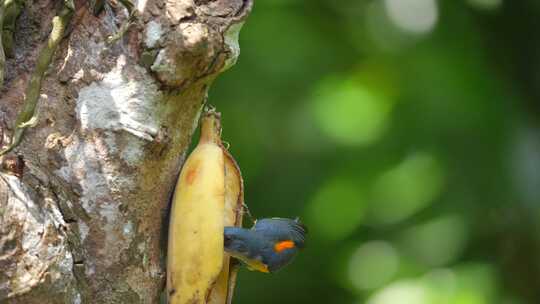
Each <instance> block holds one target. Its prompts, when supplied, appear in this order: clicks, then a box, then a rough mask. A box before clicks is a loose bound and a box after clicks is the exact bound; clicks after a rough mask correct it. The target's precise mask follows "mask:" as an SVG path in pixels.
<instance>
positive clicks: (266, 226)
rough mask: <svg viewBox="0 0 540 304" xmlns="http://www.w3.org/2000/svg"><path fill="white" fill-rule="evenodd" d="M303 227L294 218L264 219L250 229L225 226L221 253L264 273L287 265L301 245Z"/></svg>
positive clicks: (302, 244)
mask: <svg viewBox="0 0 540 304" xmlns="http://www.w3.org/2000/svg"><path fill="white" fill-rule="evenodd" d="M307 232H308V231H307V228H306V226H305V225H304V224H302V223H301V222H300V220H299V219H298V218H296V219H288V218H264V219H259V220H257V221H255V224H254V225H253V227H252V228H250V229H247V228H240V227H225V229H224V249H225V252H227V253H228V254H230V255H231V256H233V257H234V258H236V259H238V260H240V261H241V262H243V263H244V264H245V265H246V266H247V267H248V269H250V270H255V271H261V272H266V273H271V272H275V271H277V270H280V269H281V268H283V267H284V266H286V265H288V264H289V263H290V262H291V261H292V260H293V258H294V257H295V256H296V254H297V253H298V252H299V251H300V250H301V249H303V248H304V247H305V237H306V234H307Z"/></svg>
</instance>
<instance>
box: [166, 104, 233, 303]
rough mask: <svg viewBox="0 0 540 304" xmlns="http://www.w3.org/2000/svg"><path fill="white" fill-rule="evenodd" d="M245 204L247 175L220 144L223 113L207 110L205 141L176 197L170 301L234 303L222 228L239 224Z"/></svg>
mask: <svg viewBox="0 0 540 304" xmlns="http://www.w3.org/2000/svg"><path fill="white" fill-rule="evenodd" d="M242 206H243V183H242V177H241V175H240V170H239V168H238V166H237V165H236V162H235V161H234V159H233V158H232V156H231V155H230V154H229V153H228V151H227V150H226V149H225V148H223V145H222V143H221V124H220V115H219V113H216V112H215V111H213V110H209V111H206V112H204V113H203V115H202V117H201V138H200V140H199V143H198V145H197V147H196V148H195V149H194V150H193V152H192V153H191V155H190V156H189V157H188V159H187V160H186V162H185V164H184V167H183V168H182V171H181V173H180V177H179V178H178V182H177V185H176V189H175V194H174V198H173V206H172V210H171V220H170V224H169V246H168V255H167V295H168V303H170V304H188V303H189V304H193V303H196V304H225V303H227V301H230V300H227V298H228V297H229V299H230V298H231V297H232V289H233V288H234V280H235V276H236V274H235V271H231V270H230V269H229V256H228V255H227V254H224V251H223V229H224V226H225V225H226V226H235V225H236V226H240V224H241V218H242V217H241V214H242ZM229 303H230V302H229Z"/></svg>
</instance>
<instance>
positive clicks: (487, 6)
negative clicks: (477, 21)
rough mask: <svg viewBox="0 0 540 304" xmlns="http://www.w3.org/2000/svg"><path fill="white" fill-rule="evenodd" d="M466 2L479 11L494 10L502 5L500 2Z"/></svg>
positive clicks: (470, 0)
mask: <svg viewBox="0 0 540 304" xmlns="http://www.w3.org/2000/svg"><path fill="white" fill-rule="evenodd" d="M467 2H468V3H469V4H470V5H471V6H472V7H474V8H477V9H480V10H486V11H491V10H496V9H498V8H499V7H501V5H502V0H467Z"/></svg>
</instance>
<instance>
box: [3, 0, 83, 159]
mask: <svg viewBox="0 0 540 304" xmlns="http://www.w3.org/2000/svg"><path fill="white" fill-rule="evenodd" d="M0 1H2V2H3V0H0ZM2 7H3V5H2ZM74 10H75V6H74V4H73V0H64V5H63V6H62V9H61V10H60V13H59V14H58V15H57V16H55V17H54V18H53V20H52V30H51V33H50V35H49V38H48V39H47V43H46V44H45V46H43V49H42V50H41V52H40V53H39V56H38V59H37V63H36V68H35V70H34V73H33V74H32V76H31V78H30V82H29V83H28V86H27V87H26V94H25V99H24V104H23V108H22V110H21V112H20V113H19V115H18V116H17V120H16V121H15V127H14V132H13V136H12V138H11V142H10V144H9V146H7V147H6V148H5V149H3V150H2V151H0V156H2V155H4V154H6V153H8V152H10V151H11V150H13V148H15V147H17V146H18V145H19V143H20V142H21V140H22V138H23V136H24V132H25V130H26V129H27V128H28V127H32V126H34V125H35V123H36V121H37V114H36V106H37V103H38V100H39V92H40V91H41V82H42V81H43V76H44V75H45V72H46V71H47V69H48V68H49V65H50V64H51V60H52V58H53V56H54V53H55V51H56V49H57V48H58V45H59V44H60V41H61V40H62V38H63V37H64V33H65V31H66V28H67V26H68V24H69V22H70V20H71V17H72V16H73V12H74Z"/></svg>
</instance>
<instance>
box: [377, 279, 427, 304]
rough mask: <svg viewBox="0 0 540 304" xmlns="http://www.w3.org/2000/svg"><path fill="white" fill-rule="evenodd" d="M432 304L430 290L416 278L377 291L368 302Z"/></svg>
mask: <svg viewBox="0 0 540 304" xmlns="http://www.w3.org/2000/svg"><path fill="white" fill-rule="evenodd" d="M396 303H399V304H431V302H429V299H428V290H427V288H426V287H425V286H423V285H422V284H420V283H418V282H417V281H415V280H401V281H398V282H396V283H392V284H390V285H388V286H387V287H385V288H384V289H382V290H380V291H378V292H376V293H375V294H374V295H373V296H372V297H371V298H370V299H369V300H368V301H367V304H396Z"/></svg>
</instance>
